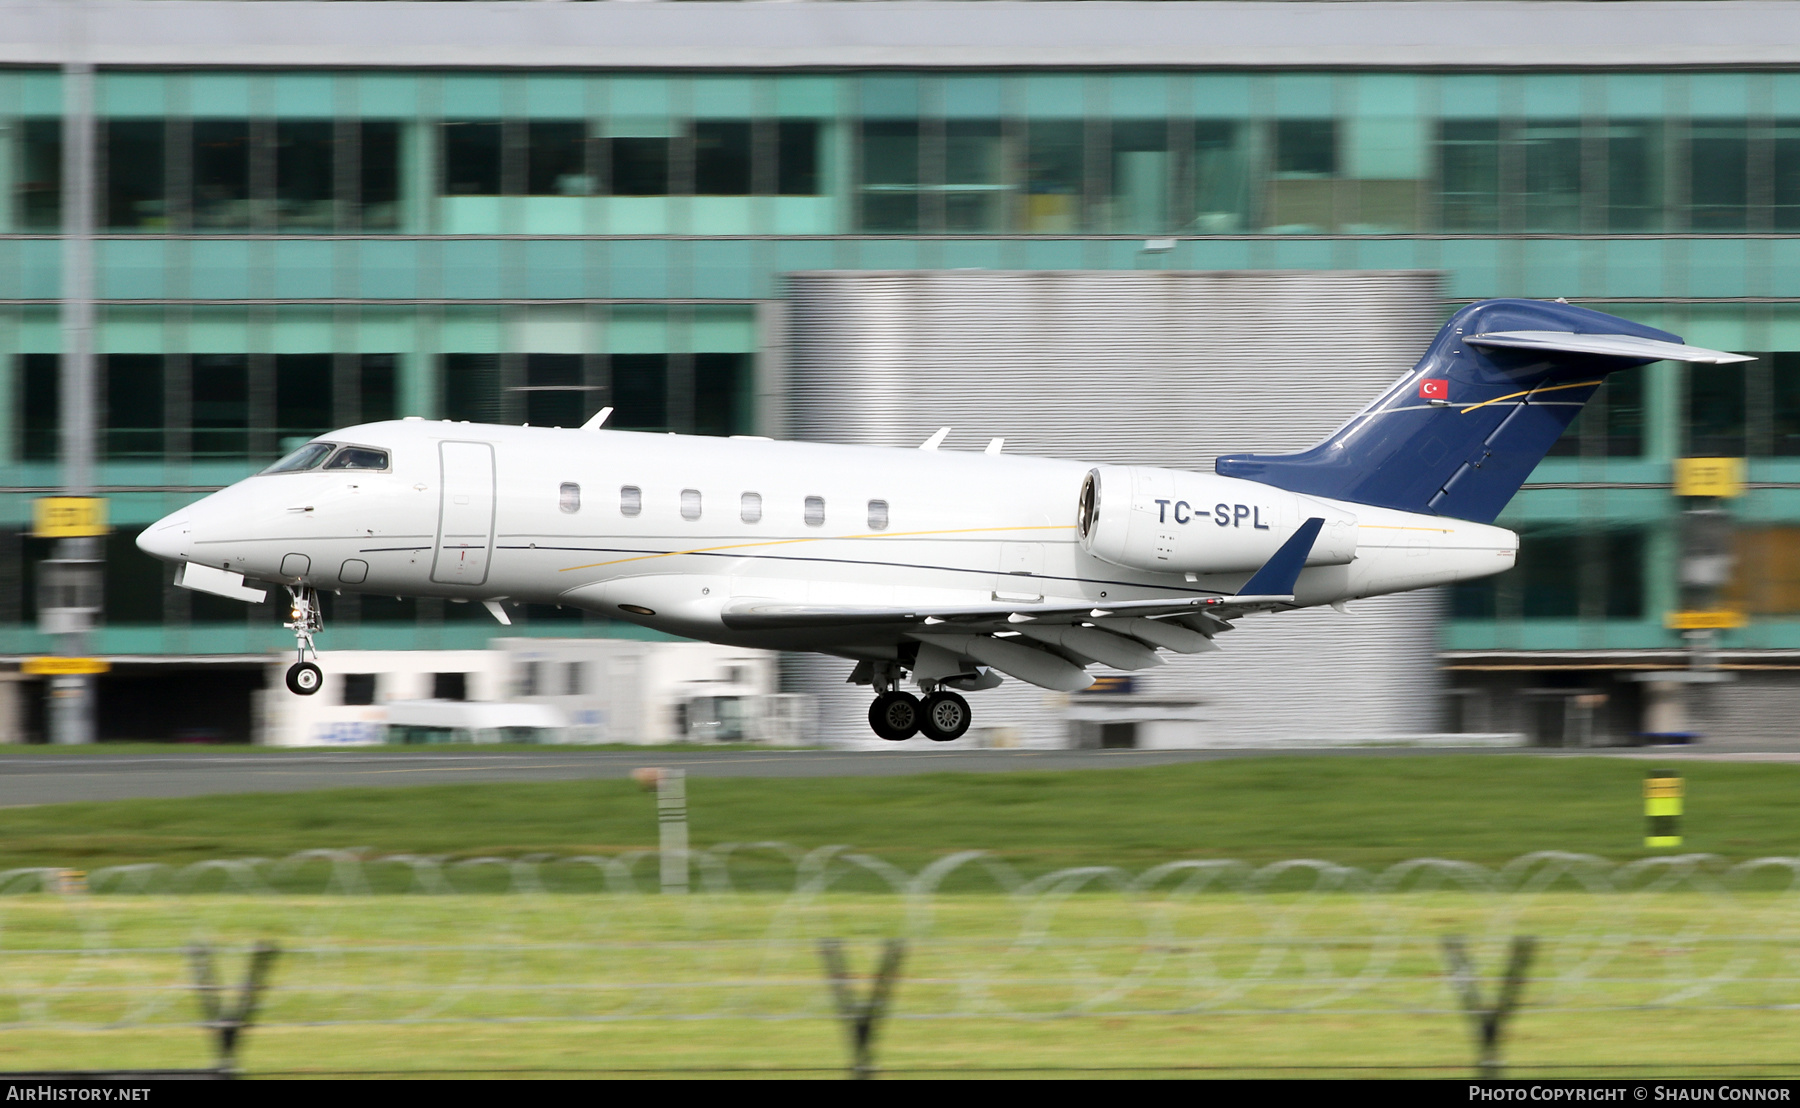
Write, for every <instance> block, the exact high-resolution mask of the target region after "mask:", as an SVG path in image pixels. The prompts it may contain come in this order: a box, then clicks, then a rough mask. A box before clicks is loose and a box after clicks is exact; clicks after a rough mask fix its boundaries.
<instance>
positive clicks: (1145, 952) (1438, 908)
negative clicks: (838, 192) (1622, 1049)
mask: <svg viewBox="0 0 1800 1108" xmlns="http://www.w3.org/2000/svg"><path fill="white" fill-rule="evenodd" d="M670 862H672V863H674V864H675V865H676V866H677V867H680V868H686V869H688V870H690V871H691V873H692V875H693V877H694V878H695V880H694V883H693V891H692V892H691V893H689V894H687V895H682V896H663V895H653V894H654V893H655V892H656V891H657V890H658V889H662V888H665V887H667V885H668V866H667V864H666V863H670ZM277 948H279V951H280V954H279V962H278V963H276V962H275V958H276V954H275V951H276V949H277ZM215 952H216V955H217V958H218V960H219V964H220V965H222V966H228V967H237V966H240V965H243V966H246V967H247V968H246V970H245V973H246V977H245V983H244V985H243V987H242V989H241V990H240V991H238V993H237V994H236V999H229V997H228V995H227V994H228V993H229V990H228V989H226V988H225V987H223V986H220V985H218V984H217V982H215V981H213V980H212V972H213V971H212V968H211V967H212V965H213V959H214V956H215ZM878 963H879V965H880V966H881V967H882V968H880V969H874V967H876V966H877V964H878ZM852 964H858V965H864V966H868V967H870V968H871V970H872V972H868V973H864V974H862V975H858V974H857V973H855V972H852V970H851V969H850V968H849V967H850V966H851V965H852ZM202 965H204V966H205V967H206V968H205V969H204V970H203V971H200V970H198V969H197V967H201V966H202ZM902 967H904V968H903V970H902ZM1483 967H1486V968H1485V970H1484V969H1483ZM1503 967H1504V968H1503ZM0 970H3V971H4V972H3V973H0V1027H3V1028H5V1029H7V1030H9V1031H15V1030H32V1031H83V1032H92V1031H101V1030H129V1029H158V1028H162V1029H172V1028H183V1027H189V1028H194V1027H197V1028H202V1029H210V1030H211V1031H213V1032H214V1033H215V1034H219V1035H220V1036H224V1035H225V1033H226V1032H225V1029H227V1028H229V1036H230V1041H229V1043H227V1042H226V1040H225V1039H224V1038H223V1037H222V1038H221V1047H220V1051H219V1057H220V1062H219V1067H218V1068H219V1070H220V1072H227V1071H235V1068H236V1063H235V1057H234V1053H235V1044H236V1040H237V1038H238V1036H240V1035H242V1034H244V1033H245V1029H246V1028H247V1026H248V1025H249V1023H250V1021H251V1019H254V1020H255V1022H256V1024H257V1026H258V1027H261V1028H281V1027H286V1028H356V1027H365V1026H366V1027H380V1026H407V1025H410V1026H424V1027H455V1026H461V1025H471V1026H472V1025H488V1026H493V1025H505V1026H510V1027H518V1026H533V1025H548V1024H554V1023H573V1024H608V1023H612V1024H623V1023H630V1024H644V1025H653V1026H655V1025H667V1026H668V1027H669V1028H670V1029H671V1032H672V1033H673V1029H674V1027H675V1026H676V1025H678V1024H691V1023H693V1022H694V1021H756V1022H758V1023H761V1024H769V1023H781V1022H783V1021H786V1022H799V1021H812V1022H814V1023H818V1022H820V1021H823V1022H825V1023H827V1024H833V1023H838V1024H841V1025H842V1026H843V1029H844V1031H843V1033H844V1034H845V1036H846V1042H847V1043H848V1044H849V1047H850V1049H849V1051H848V1061H847V1063H846V1065H845V1066H844V1067H843V1068H844V1069H845V1070H847V1071H848V1072H850V1073H851V1074H853V1075H856V1076H869V1075H871V1074H873V1073H874V1072H875V1071H876V1056H875V1046H876V1043H877V1034H878V1031H879V1027H880V1023H881V1021H882V1019H883V1018H884V1017H885V1018H886V1019H889V1020H958V1019H974V1020H983V1021H994V1020H1015V1021H1041V1020H1055V1019H1102V1020H1104V1019H1120V1018H1128V1017H1172V1016H1193V1015H1204V1014H1212V1015H1221V1016H1223V1015H1256V1016H1261V1017H1269V1018H1275V1019H1278V1020H1279V1019H1281V1018H1284V1017H1299V1016H1321V1015H1325V1016H1337V1017H1343V1018H1346V1019H1358V1018H1370V1017H1376V1016H1384V1015H1388V1016H1391V1015H1407V1016H1434V1017H1435V1016H1442V1017H1446V1018H1447V1021H1449V1022H1452V1023H1453V1022H1454V1021H1460V1020H1461V1019H1463V1018H1464V1017H1465V1016H1466V1017H1467V1018H1468V1020H1469V1023H1470V1028H1471V1030H1472V1032H1473V1038H1474V1040H1475V1052H1474V1064H1473V1065H1465V1068H1472V1069H1476V1070H1477V1071H1478V1072H1480V1073H1482V1074H1484V1075H1489V1076H1491V1075H1495V1074H1497V1073H1499V1072H1500V1067H1501V1064H1502V1039H1503V1032H1504V1028H1505V1027H1506V1026H1507V1023H1508V1020H1509V1018H1510V1019H1511V1020H1512V1021H1513V1022H1514V1023H1517V1022H1518V1021H1521V1020H1530V1019H1532V1018H1534V1017H1536V1016H1541V1015H1544V1014H1551V1013H1555V1014H1564V1015H1568V1014H1582V1013H1586V1014H1589V1015H1592V1016H1594V1017H1596V1018H1605V1015H1606V1014H1607V1013H1621V1012H1630V1011H1641V1010H1672V1011H1689V1012H1701V1011H1708V1012H1733V1013H1766V1014H1767V1015H1768V1016H1769V1018H1777V1019H1779V1018H1791V1017H1787V1016H1783V1015H1782V1013H1784V1012H1786V1011H1788V1010H1790V1009H1794V1008H1800V972H1796V971H1797V970H1800V858H1788V857H1781V858H1760V859H1756V860H1753V861H1747V862H1741V863H1737V864H1730V863H1727V862H1725V861H1724V860H1721V859H1719V858H1716V857H1713V856H1709V855H1681V856H1671V857H1659V858H1651V859H1645V860H1641V861H1635V862H1630V863H1624V864H1614V863H1611V862H1608V861H1606V860H1604V859H1601V858H1598V857H1594V856H1590V855H1581V854H1567V853H1556V852H1548V853H1537V854H1529V855H1525V856H1523V857H1520V858H1517V859H1515V860H1513V861H1512V862H1510V863H1508V864H1506V865H1504V866H1500V867H1496V868H1489V867H1483V866H1479V865H1474V864H1471V863H1467V862H1458V861H1449V860H1444V859H1434V858H1422V859H1415V860H1412V861H1407V862H1402V863H1399V864H1397V865H1392V866H1388V867H1385V868H1382V869H1379V870H1365V869H1361V868H1357V867H1351V866H1343V865H1338V864H1335V863H1331V862H1326V861H1320V860H1316V859H1296V860H1290V861H1283V862H1276V863H1272V864H1267V865H1260V866H1253V865H1248V864H1244V863H1240V862H1230V861H1216V860H1194V859H1190V860H1179V861H1172V862H1168V863H1164V864H1161V865H1156V866H1151V867H1149V868H1146V869H1144V870H1142V871H1139V872H1131V871H1127V870H1124V869H1121V868H1118V867H1112V866H1083V867H1076V868H1068V869H1061V870H1057V871H1054V872H1050V873H1045V874H1042V875H1038V876H1033V877H1027V876H1026V875H1024V874H1022V873H1020V872H1019V871H1018V870H1017V869H1016V868H1015V867H1013V866H1012V865H1010V864H1008V863H1007V862H1006V861H1004V860H1003V859H1001V858H999V857H997V856H995V855H993V854H990V853H987V852H983V851H976V850H970V851H962V852H958V853H954V854H950V855H947V856H944V857H941V858H938V859H936V860H934V861H931V862H929V863H928V864H925V865H923V866H922V867H920V868H919V869H918V870H917V871H916V872H911V871H908V870H906V869H904V868H902V867H900V866H898V865H895V864H893V863H891V862H888V861H886V860H884V859H882V858H880V857H878V856H876V855H873V854H869V853H866V852H861V851H857V850H855V849H852V848H849V847H844V846H828V847H821V848H818V849H814V850H802V849H800V848H798V847H794V846H792V845H789V844H784V843H772V842H762V843H727V844H721V845H719V846H715V847H713V848H711V849H704V850H693V851H688V852H685V853H684V854H683V855H682V857H681V858H679V859H668V858H665V857H663V856H662V855H660V854H659V852H656V851H627V852H623V853H619V854H614V855H599V854H593V855H581V856H550V855H532V856H527V857H519V858H504V857H481V858H466V859H447V858H439V857H426V856H421V855H408V854H402V855H380V854H376V853H374V852H371V851H367V850H356V849H345V850H309V851H303V852H299V853H296V854H293V855H290V856H287V857H284V858H278V859H266V858H239V859H215V860H210V861H204V862H198V863H194V864H191V865H186V866H171V865H163V864H143V865H128V866H114V867H108V868H105V869H99V870H95V871H94V872H92V873H87V874H77V873H74V872H72V871H69V870H65V869H58V868H31V869H15V870H9V871H5V872H0ZM230 974H231V975H235V969H232V970H231V971H230ZM258 975H266V980H264V981H263V983H261V984H259V983H257V981H256V978H257V977H258ZM1485 977H1493V978H1495V980H1494V982H1493V983H1492V984H1491V985H1490V984H1485V983H1484V981H1483V979H1484V978H1485ZM209 996H210V997H212V998H213V999H212V1001H210V1002H208V1001H207V1000H206V998H207V997H209ZM197 997H198V998H199V999H200V1001H201V1003H196V998H197ZM1490 997H1491V999H1489V998H1490ZM221 998H225V999H223V1000H222V999H221ZM259 1001H260V1004H259ZM797 1033H800V1032H797ZM803 1033H804V1034H808V1035H816V1034H817V1031H816V1030H814V1029H810V1028H809V1029H807V1030H806V1031H805V1032H803ZM832 1033H833V1034H836V1033H837V1032H832ZM1096 1050H1099V1048H1098V1047H1097V1048H1096ZM1103 1061H1104V1059H1096V1064H1095V1065H1091V1066H1067V1067H1061V1068H1066V1069H1070V1070H1072V1071H1073V1070H1083V1071H1086V1072H1101V1071H1105V1070H1107V1069H1111V1068H1128V1067H1109V1066H1107V1065H1104V1064H1102V1063H1103ZM1719 1061H1720V1064H1729V1063H1731V1061H1732V1060H1731V1059H1720V1060H1719ZM1738 1062H1741V1063H1743V1064H1746V1065H1748V1064H1752V1063H1754V1064H1755V1065H1758V1066H1767V1065H1776V1064H1780V1061H1779V1060H1775V1061H1773V1062H1771V1061H1770V1060H1767V1059H1748V1058H1745V1059H1739V1060H1738ZM692 1068H695V1069H712V1070H714V1071H717V1072H723V1071H724V1070H726V1069H729V1068H730V1067H728V1066H723V1065H721V1066H719V1067H692ZM758 1068H759V1069H762V1070H768V1071H770V1072H774V1071H773V1070H770V1068H769V1067H758ZM948 1068H957V1069H967V1067H948ZM1024 1068H1028V1069H1031V1070H1043V1069H1045V1068H1046V1067H1042V1066H1030V1067H1024ZM1048 1068H1050V1069H1056V1068H1058V1067H1048ZM1143 1068H1155V1069H1159V1070H1170V1071H1180V1070H1187V1069H1198V1070H1205V1069H1207V1068H1208V1067H1205V1066H1186V1065H1169V1066H1155V1067H1143ZM1216 1068H1220V1069H1233V1070H1236V1069H1242V1068H1244V1067H1242V1066H1229V1065H1223V1064H1222V1065H1220V1066H1219V1067H1216ZM1281 1068H1284V1069H1297V1070H1304V1069H1305V1068H1306V1067H1305V1065H1304V1063H1303V1062H1301V1061H1298V1060H1297V1061H1296V1062H1295V1063H1294V1064H1293V1065H1287V1066H1283V1067H1281ZM1330 1068H1331V1069H1334V1070H1349V1069H1354V1068H1355V1067H1354V1066H1348V1065H1334V1066H1331V1067H1330ZM1378 1068H1380V1069H1383V1070H1394V1069H1406V1068H1407V1067H1406V1066H1404V1065H1381V1066H1379V1067H1378ZM1539 1068H1541V1067H1539ZM1583 1068H1587V1069H1592V1068H1594V1067H1593V1066H1586V1067H1583ZM1793 1068H1800V1063H1797V1064H1796V1065H1795V1066H1794V1067H1793ZM1008 1069H1009V1067H995V1068H994V1069H993V1071H994V1072H1003V1071H1007V1070H1008ZM365 1072H375V1071H365ZM937 1072H943V1071H942V1070H939V1071H937Z"/></svg>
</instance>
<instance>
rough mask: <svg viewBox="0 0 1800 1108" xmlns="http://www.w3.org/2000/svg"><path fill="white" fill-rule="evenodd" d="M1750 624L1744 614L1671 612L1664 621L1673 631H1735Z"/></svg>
mask: <svg viewBox="0 0 1800 1108" xmlns="http://www.w3.org/2000/svg"><path fill="white" fill-rule="evenodd" d="M1749 622H1750V620H1749V618H1748V617H1747V616H1745V615H1744V613H1742V612H1670V613H1669V614H1668V615H1667V616H1665V617H1664V619H1663V624H1664V625H1665V626H1666V627H1668V628H1669V630H1671V631H1734V630H1736V629H1737V628H1739V627H1743V626H1745V625H1747V624H1748V623H1749Z"/></svg>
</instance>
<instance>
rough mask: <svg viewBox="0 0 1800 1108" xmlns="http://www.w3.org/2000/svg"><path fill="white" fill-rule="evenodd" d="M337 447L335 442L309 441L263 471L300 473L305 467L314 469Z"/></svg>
mask: <svg viewBox="0 0 1800 1108" xmlns="http://www.w3.org/2000/svg"><path fill="white" fill-rule="evenodd" d="M336 449H337V447H336V445H335V444H333V443H329V442H309V443H307V444H306V445H305V446H302V447H301V448H300V449H298V450H296V451H294V452H293V453H292V454H289V455H288V456H287V457H285V458H283V459H281V460H280V461H279V462H276V463H275V464H274V465H272V466H270V467H269V468H268V469H265V470H263V472H264V473H299V472H300V471H301V470H303V469H314V468H317V467H318V464H319V463H320V462H322V461H324V460H325V457H326V455H328V454H330V453H331V452H332V451H333V450H336Z"/></svg>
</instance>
